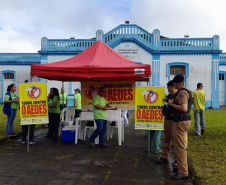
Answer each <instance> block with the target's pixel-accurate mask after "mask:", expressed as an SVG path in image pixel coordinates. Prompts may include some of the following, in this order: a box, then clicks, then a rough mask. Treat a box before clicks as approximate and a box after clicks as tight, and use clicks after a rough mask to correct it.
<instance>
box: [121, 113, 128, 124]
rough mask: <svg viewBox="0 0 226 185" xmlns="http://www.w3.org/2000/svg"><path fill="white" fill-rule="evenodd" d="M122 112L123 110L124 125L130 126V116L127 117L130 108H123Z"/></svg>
mask: <svg viewBox="0 0 226 185" xmlns="http://www.w3.org/2000/svg"><path fill="white" fill-rule="evenodd" d="M121 112H122V117H123V120H124V125H125V126H129V121H128V118H127V115H128V110H121Z"/></svg>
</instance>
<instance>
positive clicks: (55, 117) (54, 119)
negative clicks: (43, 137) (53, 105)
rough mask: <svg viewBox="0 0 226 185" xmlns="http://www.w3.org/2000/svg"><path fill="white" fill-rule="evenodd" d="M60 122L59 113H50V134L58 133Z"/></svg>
mask: <svg viewBox="0 0 226 185" xmlns="http://www.w3.org/2000/svg"><path fill="white" fill-rule="evenodd" d="M59 124H60V114H58V113H49V125H48V128H49V132H48V135H50V136H51V135H57V133H58V127H59Z"/></svg>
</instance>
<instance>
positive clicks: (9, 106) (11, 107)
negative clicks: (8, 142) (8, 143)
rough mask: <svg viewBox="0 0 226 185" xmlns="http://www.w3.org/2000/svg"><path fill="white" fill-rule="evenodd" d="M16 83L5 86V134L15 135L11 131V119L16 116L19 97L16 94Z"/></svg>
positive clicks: (8, 135)
mask: <svg viewBox="0 0 226 185" xmlns="http://www.w3.org/2000/svg"><path fill="white" fill-rule="evenodd" d="M15 92H16V85H15V84H11V85H9V86H8V88H7V93H6V94H5V101H4V108H3V112H4V114H6V115H7V118H8V119H7V123H6V135H7V137H10V136H17V135H16V134H15V133H14V131H13V121H14V119H15V117H16V113H17V108H18V103H19V97H18V96H17V95H16V93H15Z"/></svg>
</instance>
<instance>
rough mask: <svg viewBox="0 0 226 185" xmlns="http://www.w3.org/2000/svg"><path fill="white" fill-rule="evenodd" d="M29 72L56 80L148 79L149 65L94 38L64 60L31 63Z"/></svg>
mask: <svg viewBox="0 0 226 185" xmlns="http://www.w3.org/2000/svg"><path fill="white" fill-rule="evenodd" d="M31 76H38V77H41V78H46V79H50V80H59V81H128V80H135V81H148V80H149V76H151V66H150V65H147V64H137V63H135V62H133V61H132V60H129V59H127V58H126V57H124V56H123V55H121V54H119V53H117V52H116V51H115V50H113V49H112V48H110V47H109V46H107V45H106V44H104V43H103V42H102V41H97V42H96V43H94V44H93V45H92V46H90V47H89V48H87V49H86V50H84V51H83V52H81V53H80V54H78V55H76V56H74V57H72V58H69V59H67V60H63V61H60V62H54V63H49V64H32V65H31Z"/></svg>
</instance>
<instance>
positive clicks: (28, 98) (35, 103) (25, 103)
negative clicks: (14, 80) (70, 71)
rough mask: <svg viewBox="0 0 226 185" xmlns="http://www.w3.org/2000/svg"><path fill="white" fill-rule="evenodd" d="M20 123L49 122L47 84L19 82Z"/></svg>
mask: <svg viewBox="0 0 226 185" xmlns="http://www.w3.org/2000/svg"><path fill="white" fill-rule="evenodd" d="M19 98H20V123H21V125H32V124H43V123H49V118H48V101H47V84H46V82H41V83H37V82H35V83H23V84H19Z"/></svg>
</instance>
